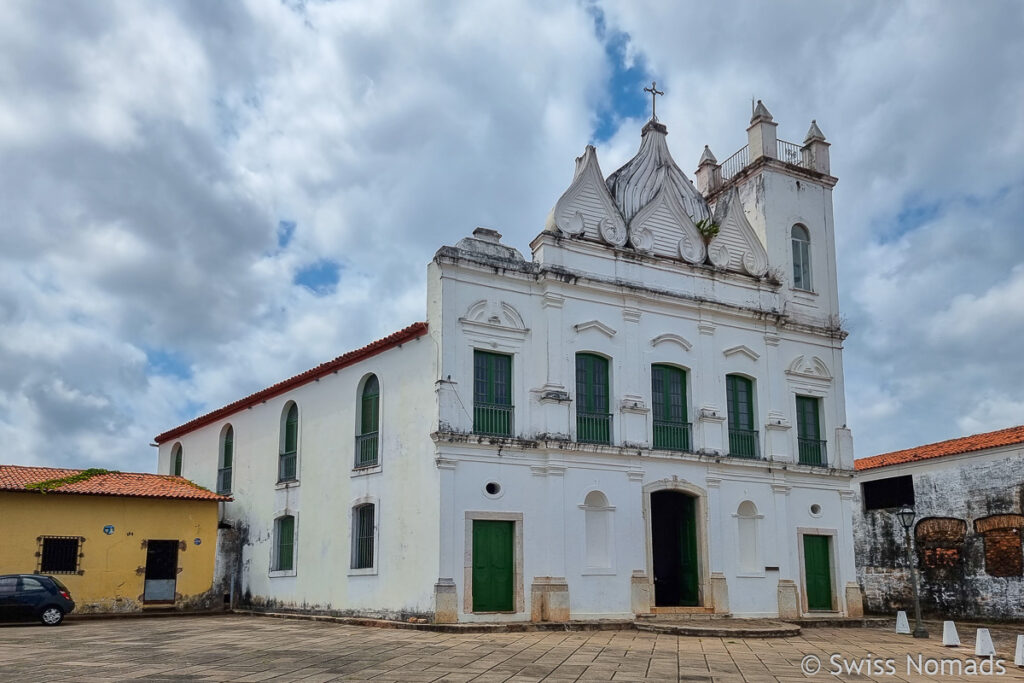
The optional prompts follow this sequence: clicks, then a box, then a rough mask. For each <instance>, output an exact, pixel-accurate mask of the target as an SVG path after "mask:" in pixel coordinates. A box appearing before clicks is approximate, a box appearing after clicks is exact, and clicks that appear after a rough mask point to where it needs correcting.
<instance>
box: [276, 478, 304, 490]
mask: <svg viewBox="0 0 1024 683" xmlns="http://www.w3.org/2000/svg"><path fill="white" fill-rule="evenodd" d="M298 485H299V480H298V479H289V480H287V481H279V482H277V483H276V484H274V488H275V489H290V488H294V487H296V486H298Z"/></svg>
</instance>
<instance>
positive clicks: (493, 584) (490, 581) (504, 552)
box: [473, 519, 515, 612]
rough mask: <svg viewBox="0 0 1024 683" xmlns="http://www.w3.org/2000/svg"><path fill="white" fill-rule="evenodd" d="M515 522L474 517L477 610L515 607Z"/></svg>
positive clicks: (511, 608)
mask: <svg viewBox="0 0 1024 683" xmlns="http://www.w3.org/2000/svg"><path fill="white" fill-rule="evenodd" d="M514 538H515V522H505V521H491V520H487V521H484V520H480V519H475V520H473V611H474V612H512V611H513V610H514V604H515V602H514V599H515V596H514V593H515V589H514V586H513V583H514V578H513V577H514V571H515V567H514V559H513V554H514V548H513V544H514V542H515V541H514Z"/></svg>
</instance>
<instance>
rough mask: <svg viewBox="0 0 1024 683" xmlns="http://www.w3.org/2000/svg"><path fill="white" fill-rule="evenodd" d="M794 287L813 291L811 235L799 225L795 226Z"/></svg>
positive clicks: (793, 232) (793, 233)
mask: <svg viewBox="0 0 1024 683" xmlns="http://www.w3.org/2000/svg"><path fill="white" fill-rule="evenodd" d="M792 236H793V287H794V288H796V289H803V290H806V291H808V292H810V291H812V289H811V233H810V232H808V231H807V228H805V227H804V226H802V225H800V224H799V223H797V224H796V225H794V226H793V230H792Z"/></svg>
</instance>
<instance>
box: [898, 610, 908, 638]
mask: <svg viewBox="0 0 1024 683" xmlns="http://www.w3.org/2000/svg"><path fill="white" fill-rule="evenodd" d="M896 633H907V634H909V633H910V622H909V621H907V613H906V612H904V611H903V610H900V611H899V612H897V613H896Z"/></svg>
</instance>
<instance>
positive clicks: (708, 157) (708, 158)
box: [697, 145, 718, 166]
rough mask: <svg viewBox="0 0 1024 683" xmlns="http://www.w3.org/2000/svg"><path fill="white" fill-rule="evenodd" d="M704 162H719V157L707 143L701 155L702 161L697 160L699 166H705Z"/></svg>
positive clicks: (714, 163) (713, 163)
mask: <svg viewBox="0 0 1024 683" xmlns="http://www.w3.org/2000/svg"><path fill="white" fill-rule="evenodd" d="M704 164H712V165H716V164H718V159H716V158H715V155H714V154H712V153H711V148H710V147H708V146H707V145H704V153H703V154H701V155H700V161H698V162H697V165H698V166H703V165H704Z"/></svg>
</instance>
